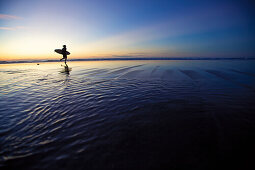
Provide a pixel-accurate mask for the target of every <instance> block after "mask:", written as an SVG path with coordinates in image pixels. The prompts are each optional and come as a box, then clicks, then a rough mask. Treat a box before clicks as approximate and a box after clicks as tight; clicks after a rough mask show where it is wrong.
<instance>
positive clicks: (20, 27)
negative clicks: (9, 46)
mask: <svg viewBox="0 0 255 170" xmlns="http://www.w3.org/2000/svg"><path fill="white" fill-rule="evenodd" d="M26 28H27V27H23V26H17V27H0V30H7V31H15V30H21V29H26Z"/></svg>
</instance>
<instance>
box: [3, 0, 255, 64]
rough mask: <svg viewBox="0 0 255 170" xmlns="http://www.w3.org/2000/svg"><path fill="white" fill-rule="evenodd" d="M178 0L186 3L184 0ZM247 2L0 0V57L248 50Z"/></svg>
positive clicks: (246, 53)
mask: <svg viewBox="0 0 255 170" xmlns="http://www.w3.org/2000/svg"><path fill="white" fill-rule="evenodd" d="M183 2H185V3H186V5H183ZM250 6H251V4H250V3H249V2H247V3H244V2H243V3H242V4H241V3H238V2H236V1H235V2H232V1H226V0H225V1H208V2H206V1H196V2H189V1H187V0H182V1H176V2H175V1H169V2H165V1H139V2H136V1H113V0H112V1H107V2H105V1H79V0H76V1H71V0H61V1H60V0H54V1H49V0H46V1H39V0H35V1H32V0H13V1H1V2H0V60H17V59H18V60H25V59H56V58H58V57H59V56H58V55H56V53H54V49H56V48H61V47H62V45H63V44H66V45H67V49H68V50H69V51H70V52H71V56H70V58H96V57H123V56H126V57H254V54H255V50H254V49H255V47H254V45H253V44H255V40H254V35H255V34H254V31H253V30H254V19H253V17H254V12H253V11H252V8H251V7H250Z"/></svg>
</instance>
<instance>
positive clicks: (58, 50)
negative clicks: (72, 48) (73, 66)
mask: <svg viewBox="0 0 255 170" xmlns="http://www.w3.org/2000/svg"><path fill="white" fill-rule="evenodd" d="M55 52H56V53H58V54H63V52H62V50H61V49H56V50H55ZM66 55H70V53H69V52H68V51H66Z"/></svg>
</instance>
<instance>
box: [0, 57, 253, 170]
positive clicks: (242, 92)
mask: <svg viewBox="0 0 255 170" xmlns="http://www.w3.org/2000/svg"><path fill="white" fill-rule="evenodd" d="M254 66H255V62H254V61H245V60H239V61H231V60H228V61H196V60H192V61H189V60H186V61H178V60H176V61H87V62H86V61H84V62H69V63H68V67H64V65H62V66H61V65H60V63H40V65H37V64H35V63H26V64H25V63H24V64H22V63H20V64H1V65H0V76H1V79H0V168H1V169H8V168H12V169H201V170H204V169H208V170H209V169H212V170H214V169H219V168H225V169H253V168H255V167H254V164H253V158H254V153H255V147H254V143H255V140H254V139H255V133H254V132H255V115H254V113H255V76H254V75H255V67H254Z"/></svg>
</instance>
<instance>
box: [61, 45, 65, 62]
mask: <svg viewBox="0 0 255 170" xmlns="http://www.w3.org/2000/svg"><path fill="white" fill-rule="evenodd" d="M62 55H63V58H61V59H60V61H62V60H63V59H64V60H65V64H66V60H67V54H66V45H63V48H62Z"/></svg>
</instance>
